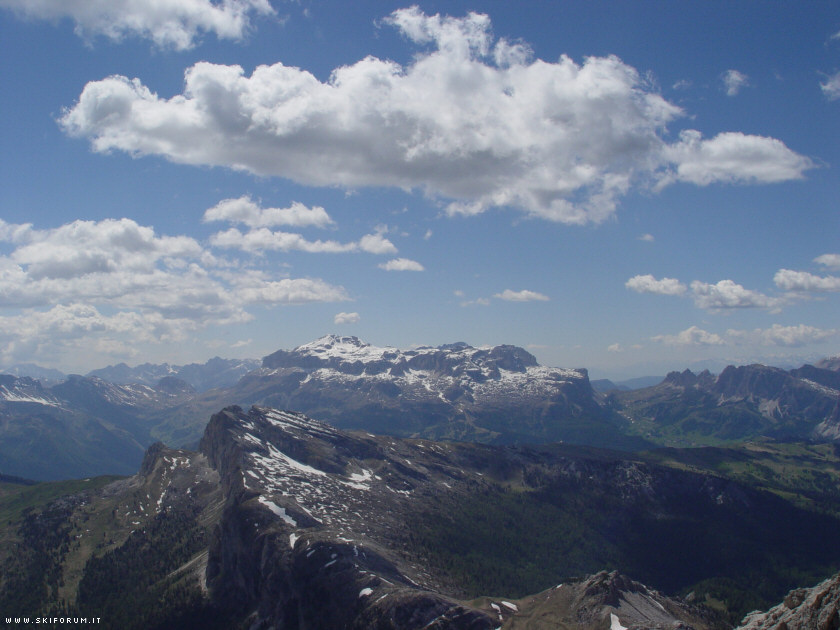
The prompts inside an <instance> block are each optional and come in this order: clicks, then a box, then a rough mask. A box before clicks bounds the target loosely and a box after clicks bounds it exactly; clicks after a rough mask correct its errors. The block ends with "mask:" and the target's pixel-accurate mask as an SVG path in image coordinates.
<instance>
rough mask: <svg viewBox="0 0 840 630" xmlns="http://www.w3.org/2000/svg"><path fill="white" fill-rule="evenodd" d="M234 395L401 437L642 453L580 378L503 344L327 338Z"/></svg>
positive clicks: (274, 358)
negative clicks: (419, 344)
mask: <svg viewBox="0 0 840 630" xmlns="http://www.w3.org/2000/svg"><path fill="white" fill-rule="evenodd" d="M235 390H236V391H235V396H233V397H232V399H235V400H237V401H239V402H238V403H237V404H243V405H244V404H247V405H251V404H257V405H261V406H268V407H276V408H282V409H295V410H298V411H301V412H303V413H306V414H307V415H308V416H310V417H314V418H318V419H321V420H324V421H327V422H329V423H330V424H332V425H334V426H337V427H340V428H346V429H362V430H367V431H372V432H375V433H383V434H390V435H398V436H401V437H422V438H427V439H456V440H469V441H477V442H484V443H495V444H511V443H519V442H553V441H559V440H563V441H567V442H572V443H582V444H598V445H601V446H606V447H614V448H628V447H632V446H635V447H641V446H642V445H643V442H642V441H641V440H639V439H638V438H628V437H626V436H624V435H622V432H621V426H622V424H623V420H622V419H621V418H620V417H618V416H616V415H614V414H612V413H611V412H609V410H607V409H605V408H603V407H602V406H601V405H600V404H599V402H598V397H597V396H596V394H595V392H594V390H593V389H592V386H591V384H590V382H589V376H588V373H587V371H586V370H584V369H561V368H548V367H543V366H540V365H538V364H537V360H536V358H535V357H534V356H533V355H531V354H530V353H529V352H527V351H526V350H524V349H522V348H518V347H516V346H511V345H501V346H496V347H494V348H474V347H472V346H469V345H467V344H465V343H455V344H447V345H444V346H440V347H436V348H431V347H423V348H417V349H413V350H398V349H395V348H379V347H375V346H371V345H370V344H367V343H365V342H363V341H361V340H359V339H358V338H356V337H338V336H335V335H329V336H326V337H323V338H321V339H318V340H316V341H314V342H312V343H309V344H305V345H303V346H300V347H298V348H295V349H294V350H289V351H286V350H281V351H278V352H275V353H273V354H271V355H269V356H267V357H265V358H264V359H263V365H262V368H261V369H259V370H256V371H254V372H252V373H251V374H249V375H248V376H247V377H245V378H243V379H242V380H241V381H240V383H239V384H238V385H237V387H236V388H235Z"/></svg>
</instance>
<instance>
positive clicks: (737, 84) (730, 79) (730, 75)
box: [721, 70, 750, 96]
mask: <svg viewBox="0 0 840 630" xmlns="http://www.w3.org/2000/svg"><path fill="white" fill-rule="evenodd" d="M721 80H722V81H723V87H724V88H725V89H726V95H727V96H737V95H738V92H740V91H741V88H742V87H746V86H748V85H749V84H750V82H749V78H748V77H747V75H746V74H744V73H742V72H738V71H737V70H727V71H726V72H724V73H723V76H722V77H721Z"/></svg>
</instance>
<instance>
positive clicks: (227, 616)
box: [0, 407, 840, 630]
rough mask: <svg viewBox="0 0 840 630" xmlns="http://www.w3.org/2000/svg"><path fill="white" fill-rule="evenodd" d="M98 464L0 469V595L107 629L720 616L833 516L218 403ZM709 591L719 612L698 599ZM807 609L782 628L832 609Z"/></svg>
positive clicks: (726, 487) (693, 620) (594, 455)
mask: <svg viewBox="0 0 840 630" xmlns="http://www.w3.org/2000/svg"><path fill="white" fill-rule="evenodd" d="M108 481H109V480H100V479H92V480H89V481H85V482H72V483H70V482H66V483H64V484H42V485H41V486H35V487H32V486H21V487H17V488H14V487H10V486H9V485H4V486H2V487H0V490H2V493H0V538H2V539H3V540H4V541H5V542H7V543H8V544H7V545H4V547H2V548H1V549H0V569H1V570H2V572H1V573H2V575H3V576H4V579H3V580H0V605H1V606H2V610H3V611H4V613H5V611H8V610H14V611H15V613H14V614H16V615H17V614H19V615H30V616H32V617H35V616H38V617H44V616H56V617H58V616H59V615H60V616H61V617H71V618H73V617H81V616H85V615H86V616H90V615H96V616H99V617H101V618H102V619H103V620H104V627H108V628H121V629H133V628H144V629H145V628H187V629H189V628H202V629H204V630H214V629H222V628H225V629H227V628H245V627H250V628H269V627H275V628H295V629H297V628H308V629H311V630H330V629H334V628H358V629H362V628H376V629H382V630H420V629H421V628H427V629H428V628H431V629H437V630H442V629H451V630H462V629H463V630H468V629H469V630H492V629H495V628H499V627H505V628H515V629H522V628H526V629H532V630H536V629H538V628H567V629H571V630H593V629H596V628H597V629H599V630H606V629H607V628H611V629H613V630H617V629H618V628H624V629H626V628H646V629H650V630H664V629H666V628H667V629H670V630H673V629H674V628H683V629H686V630H688V629H693V630H718V629H720V630H722V629H723V628H731V627H732V624H731V623H730V622H729V621H727V619H731V618H732V616H733V615H734V616H735V617H737V619H738V620H740V618H741V616H742V615H743V614H745V613H746V612H748V611H750V610H753V609H755V608H756V607H758V606H761V607H764V608H768V607H769V606H770V605H771V604H773V603H775V602H776V601H779V600H780V599H781V598H782V597H783V595H784V593H785V592H787V591H788V590H789V589H790V588H792V587H794V586H798V585H799V583H798V582H797V581H796V580H807V581H808V582H807V583H809V584H814V583H816V582H818V581H819V580H821V579H824V578H826V577H828V576H829V575H831V574H832V573H833V571H834V570H832V568H831V567H832V566H833V567H836V566H837V565H838V563H840V527H838V520H837V517H836V515H830V514H823V513H818V512H819V511H818V510H806V509H802V508H800V507H797V506H795V505H793V504H792V503H790V502H789V501H788V500H787V499H786V498H783V497H781V496H778V495H776V494H773V493H770V492H767V491H764V490H761V489H757V488H754V487H750V486H748V485H743V484H740V483H737V482H734V481H732V480H731V479H728V478H726V477H724V476H721V475H718V474H709V473H701V472H693V471H687V470H681V469H678V468H675V467H670V466H662V465H658V464H653V463H650V462H648V461H645V459H644V458H640V457H638V456H632V455H628V454H624V455H621V454H618V453H616V452H610V451H604V450H600V449H592V448H582V447H572V446H565V445H547V446H541V447H535V446H528V447H525V446H518V447H515V446H493V445H483V444H474V443H473V444H470V443H453V442H433V441H428V440H419V439H399V438H394V437H392V436H376V435H373V434H371V433H368V432H365V431H361V432H360V431H356V432H347V431H341V430H338V429H336V428H334V427H332V426H330V425H328V424H325V423H322V422H318V421H315V420H312V419H310V418H308V417H306V416H304V415H302V414H299V413H291V412H284V411H278V410H274V409H268V408H256V407H255V408H252V409H250V410H249V411H245V410H243V409H241V408H238V407H228V408H226V409H224V410H222V411H221V412H219V413H216V414H214V415H213V417H212V418H211V420H210V422H209V423H208V424H207V427H206V430H205V432H204V435H203V438H202V440H201V443H200V448H199V450H198V451H190V450H176V449H171V448H167V447H165V446H163V445H162V444H156V445H153V446H152V447H151V448H150V449H149V450H148V451H147V453H146V455H145V457H144V459H143V462H142V465H141V466H140V469H139V472H138V473H137V474H135V475H133V476H132V477H129V478H126V479H123V480H119V481H116V482H111V483H107V482H108ZM11 549H14V550H15V551H14V553H8V550H11ZM4 550H5V551H4ZM835 570H836V569H835ZM619 571H621V572H624V573H621V572H619ZM625 574H627V575H631V576H633V579H631V578H630V577H627V575H625ZM635 580H639V581H635ZM828 590H830V589H825V588H824V589H822V590H821V591H820V592H824V591H828ZM678 593H683V594H685V595H686V596H688V595H689V594H691V596H690V597H686V599H681V598H679V597H678V596H677V594H678ZM710 593H711V594H713V597H712V596H711V595H710ZM797 593H799V594H798V595H794V596H789V598H787V599H785V605H786V606H788V603H789V604H790V605H789V606H788V608H787V609H788V610H790V609H794V608H797V607H799V608H801V609H802V610H801V611H800V612H801V614H802V615H803V618H805V617H804V616H805V615H810V616H808V617H807V620H809V621H810V620H811V619H822V617H820V615H821V614H822V612H821V611H820V610H816V609H817V608H819V607H820V606H821V605H823V603H824V605H825V606H827V607H828V606H831V605H836V602H837V598H836V595H835V596H831V597H828V596H824V597H822V598H821V599H820V601H819V602H817V601H816V599H817V596H816V595H815V596H814V597H812V594H811V592H810V591H804V590H803V591H802V592H801V593H800V592H798V591H797ZM666 594H667V595H666ZM689 600H691V601H689ZM715 601H717V602H718V603H717V604H715V605H717V606H718V607H723V610H724V611H725V612H726V613H727V614H728V617H727V616H724V615H722V614H720V613H716V612H714V610H713V609H712V608H709V607H707V606H700V605H699V604H701V603H706V602H711V603H713V604H714V602H715ZM805 601H808V602H809V604H808V606H807V610H806V609H805V608H803V607H802V606H801V604H802V603H803V602H805ZM815 610H816V612H814V611H815ZM5 614H8V613H5ZM783 614H785V613H783ZM823 616H824V617H825V618H826V619H828V623H829V625H825V626H804V625H803V626H797V625H786V626H785V627H786V628H788V629H789V630H798V629H799V628H805V627H808V628H817V627H826V628H831V627H834V626H832V625H830V624H831V619H830V610H829V609H826V610H825V614H824V615H823ZM779 618H781V616H780V615H777V613H776V612H773V611H770V612H768V613H767V614H766V615H765V616H763V617H759V616H758V615H752V616H751V617H750V619H749V620H748V621H749V623H751V624H753V625H751V626H749V627H750V628H762V629H763V628H770V627H773V628H778V627H780V626H778V625H775V626H774V625H756V624H758V623H759V622H761V621H767V622H768V624H769V623H770V621H772V620H773V619H779ZM736 623H737V621H736Z"/></svg>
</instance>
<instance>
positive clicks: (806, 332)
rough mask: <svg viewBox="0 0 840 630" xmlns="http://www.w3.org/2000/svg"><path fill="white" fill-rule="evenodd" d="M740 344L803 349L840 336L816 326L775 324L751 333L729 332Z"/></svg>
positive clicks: (839, 332)
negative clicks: (802, 347)
mask: <svg viewBox="0 0 840 630" xmlns="http://www.w3.org/2000/svg"><path fill="white" fill-rule="evenodd" d="M726 334H727V335H728V336H730V337H731V338H732V339H734V340H735V341H736V342H739V343H744V342H746V343H751V344H758V345H762V346H785V347H792V348H794V347H801V346H807V345H809V344H812V343H818V342H821V341H825V340H826V339H829V338H831V337H835V336H837V335H838V334H840V331H838V330H836V329H829V330H825V329H821V328H815V327H814V326H806V325H805V324H799V325H797V326H781V325H780V324H773V325H772V326H771V327H770V328H764V329H762V328H756V329H755V330H751V331H743V330H728V331H727V333H726Z"/></svg>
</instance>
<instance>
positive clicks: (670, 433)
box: [609, 365, 840, 445]
mask: <svg viewBox="0 0 840 630" xmlns="http://www.w3.org/2000/svg"><path fill="white" fill-rule="evenodd" d="M609 400H610V404H611V405H612V407H613V408H614V409H616V410H618V411H620V413H622V414H623V415H625V417H627V418H628V420H630V422H631V424H632V425H635V426H634V428H633V429H632V430H633V431H635V432H637V433H641V434H644V435H646V436H648V437H649V438H651V439H655V440H657V441H660V442H662V441H665V442H666V443H668V444H684V445H696V444H698V443H704V441H708V440H718V441H721V440H723V441H727V440H729V441H734V440H747V439H753V438H755V437H759V436H766V437H770V438H778V439H814V440H823V441H833V440H836V439H838V438H840V423H839V422H838V420H840V417H838V414H840V409H839V408H840V373H838V372H837V371H835V370H830V369H826V368H819V367H815V366H810V365H805V366H803V367H801V368H798V369H794V370H783V369H781V368H775V367H768V366H765V365H746V366H739V367H735V366H729V367H727V368H726V369H725V370H723V372H721V373H720V374H719V375H717V376H716V377H715V376H714V375H712V374H711V373H709V372H708V371H703V372H701V373H699V374H694V373H693V372H691V371H690V370H685V371H683V372H672V373H670V374H668V375H667V376H666V377H665V379H664V380H663V381H662V383H660V384H659V385H656V386H653V387H647V388H644V389H639V390H634V391H630V392H612V393H611V394H610V395H609Z"/></svg>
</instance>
